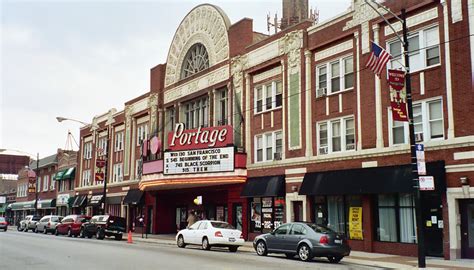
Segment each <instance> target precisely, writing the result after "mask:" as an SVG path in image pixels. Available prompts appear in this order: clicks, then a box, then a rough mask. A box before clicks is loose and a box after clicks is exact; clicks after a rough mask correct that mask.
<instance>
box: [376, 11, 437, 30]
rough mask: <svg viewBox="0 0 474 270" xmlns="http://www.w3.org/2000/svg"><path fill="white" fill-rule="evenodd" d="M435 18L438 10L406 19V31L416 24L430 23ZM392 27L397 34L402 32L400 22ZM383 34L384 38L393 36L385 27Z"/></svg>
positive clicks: (424, 12)
mask: <svg viewBox="0 0 474 270" xmlns="http://www.w3.org/2000/svg"><path fill="white" fill-rule="evenodd" d="M436 18H438V8H432V9H428V10H426V11H423V12H421V13H420V14H417V15H414V16H410V17H408V18H407V27H408V29H410V28H411V27H413V26H416V25H418V24H421V23H424V22H427V21H430V20H433V19H436ZM392 26H393V29H395V31H397V32H399V31H402V23H401V22H396V23H393V24H392ZM384 32H385V35H386V36H387V35H390V34H393V31H392V29H391V28H390V27H388V26H385V30H384Z"/></svg>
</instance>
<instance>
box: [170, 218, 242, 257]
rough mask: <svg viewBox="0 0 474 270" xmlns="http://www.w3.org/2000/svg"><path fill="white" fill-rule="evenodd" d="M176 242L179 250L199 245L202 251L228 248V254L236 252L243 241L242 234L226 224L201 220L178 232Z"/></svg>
mask: <svg viewBox="0 0 474 270" xmlns="http://www.w3.org/2000/svg"><path fill="white" fill-rule="evenodd" d="M176 242H177V244H178V247H180V248H184V247H186V245H201V247H202V249H204V250H209V249H211V247H228V248H229V251H230V252H236V251H237V249H238V248H239V246H242V245H243V244H244V242H245V240H244V237H243V235H242V232H241V231H239V230H236V229H234V227H232V225H230V224H229V223H227V222H222V221H214V220H201V221H198V222H196V223H194V224H193V225H192V226H191V227H189V228H187V229H184V230H181V231H179V232H178V234H177V235H176Z"/></svg>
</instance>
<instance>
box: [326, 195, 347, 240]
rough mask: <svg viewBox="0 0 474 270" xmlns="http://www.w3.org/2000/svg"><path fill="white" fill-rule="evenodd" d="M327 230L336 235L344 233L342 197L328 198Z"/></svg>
mask: <svg viewBox="0 0 474 270" xmlns="http://www.w3.org/2000/svg"><path fill="white" fill-rule="evenodd" d="M327 201H328V224H327V226H328V228H330V229H332V230H333V231H335V232H338V233H345V231H344V227H345V226H344V223H345V222H344V199H343V197H342V196H328V198H327Z"/></svg>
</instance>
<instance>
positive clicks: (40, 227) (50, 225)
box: [35, 215, 63, 234]
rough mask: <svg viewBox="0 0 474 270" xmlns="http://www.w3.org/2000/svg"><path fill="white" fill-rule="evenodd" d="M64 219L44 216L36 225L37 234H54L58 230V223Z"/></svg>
mask: <svg viewBox="0 0 474 270" xmlns="http://www.w3.org/2000/svg"><path fill="white" fill-rule="evenodd" d="M62 219H63V217H61V216H55V215H48V216H44V217H43V218H41V219H40V221H38V223H36V228H35V232H36V233H38V232H42V233H44V234H47V233H48V232H51V233H53V232H54V231H55V230H56V226H57V225H58V223H59V222H60V221H61V220H62Z"/></svg>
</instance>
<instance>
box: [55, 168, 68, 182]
mask: <svg viewBox="0 0 474 270" xmlns="http://www.w3.org/2000/svg"><path fill="white" fill-rule="evenodd" d="M66 171H67V169H66V170H61V171H59V172H57V173H56V175H55V176H54V180H61V179H63V175H64V174H65V173H66Z"/></svg>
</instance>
